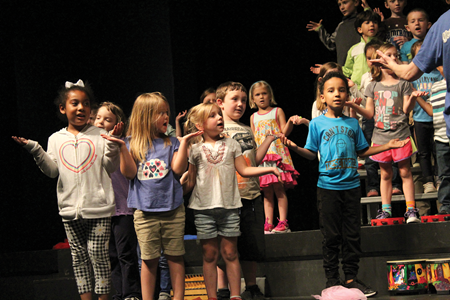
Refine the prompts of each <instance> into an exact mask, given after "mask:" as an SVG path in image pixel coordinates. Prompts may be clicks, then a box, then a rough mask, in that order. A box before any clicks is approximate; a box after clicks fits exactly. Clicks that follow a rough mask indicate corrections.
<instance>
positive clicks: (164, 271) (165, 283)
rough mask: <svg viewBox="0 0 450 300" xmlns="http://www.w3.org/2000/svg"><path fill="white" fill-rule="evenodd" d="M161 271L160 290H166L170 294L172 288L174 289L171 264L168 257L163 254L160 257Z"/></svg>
mask: <svg viewBox="0 0 450 300" xmlns="http://www.w3.org/2000/svg"><path fill="white" fill-rule="evenodd" d="M158 266H159V271H160V274H161V277H160V283H159V286H160V287H161V291H160V292H164V293H167V294H170V290H171V289H172V284H171V281H170V271H169V264H168V263H167V258H166V257H165V256H164V255H162V254H161V256H160V257H159V263H158Z"/></svg>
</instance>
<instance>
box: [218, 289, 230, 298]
mask: <svg viewBox="0 0 450 300" xmlns="http://www.w3.org/2000/svg"><path fill="white" fill-rule="evenodd" d="M217 300H230V290H229V289H219V290H218V291H217Z"/></svg>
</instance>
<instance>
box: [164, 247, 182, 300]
mask: <svg viewBox="0 0 450 300" xmlns="http://www.w3.org/2000/svg"><path fill="white" fill-rule="evenodd" d="M166 258H167V262H168V263H169V270H170V281H171V282H172V289H173V300H183V299H184V259H183V256H171V255H167V254H166Z"/></svg>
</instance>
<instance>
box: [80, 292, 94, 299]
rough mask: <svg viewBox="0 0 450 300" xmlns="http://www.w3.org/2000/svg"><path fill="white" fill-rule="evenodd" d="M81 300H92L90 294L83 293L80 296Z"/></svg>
mask: <svg viewBox="0 0 450 300" xmlns="http://www.w3.org/2000/svg"><path fill="white" fill-rule="evenodd" d="M80 298H81V300H92V293H91V292H89V293H83V294H81V295H80Z"/></svg>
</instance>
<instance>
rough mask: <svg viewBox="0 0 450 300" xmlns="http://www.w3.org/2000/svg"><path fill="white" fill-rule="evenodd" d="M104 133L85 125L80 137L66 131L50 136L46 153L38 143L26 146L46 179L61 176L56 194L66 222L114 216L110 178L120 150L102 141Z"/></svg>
mask: <svg viewBox="0 0 450 300" xmlns="http://www.w3.org/2000/svg"><path fill="white" fill-rule="evenodd" d="M101 133H104V134H107V132H106V131H105V130H103V129H100V128H97V127H95V126H92V125H86V127H84V128H83V130H82V131H81V132H80V133H78V135H77V136H75V135H73V134H72V133H70V132H68V131H67V129H66V128H64V129H61V130H60V131H58V132H55V133H54V134H52V135H51V136H50V138H49V139H48V148H47V152H45V151H44V150H43V148H42V146H41V145H39V144H38V143H37V142H35V141H31V140H29V141H28V144H27V145H25V146H24V148H25V149H27V150H28V152H30V153H31V154H32V155H33V157H34V160H35V161H36V164H37V165H38V167H39V168H40V169H41V171H42V172H43V173H44V174H45V175H47V176H49V177H51V178H55V177H57V176H58V175H59V177H58V184H57V187H56V193H57V196H58V208H59V214H60V215H61V217H62V218H63V221H65V222H66V221H70V220H74V219H78V218H85V219H95V218H105V217H110V216H112V215H113V214H114V211H115V201H114V190H113V187H112V184H111V177H110V174H111V173H113V172H114V171H115V170H116V169H117V168H118V166H119V159H120V158H119V146H118V145H117V144H116V143H114V142H110V141H108V140H105V139H104V138H102V137H101V136H100V134H101Z"/></svg>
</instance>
